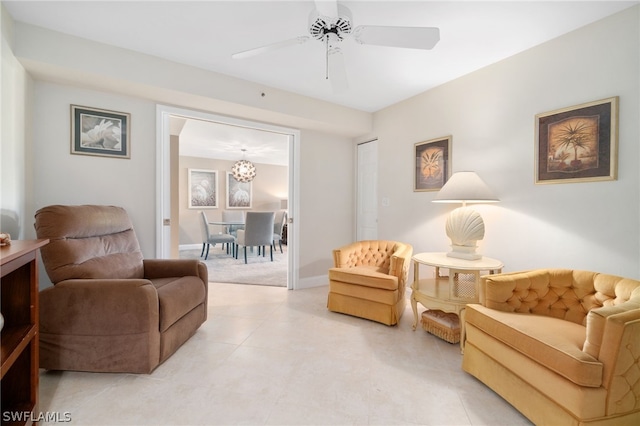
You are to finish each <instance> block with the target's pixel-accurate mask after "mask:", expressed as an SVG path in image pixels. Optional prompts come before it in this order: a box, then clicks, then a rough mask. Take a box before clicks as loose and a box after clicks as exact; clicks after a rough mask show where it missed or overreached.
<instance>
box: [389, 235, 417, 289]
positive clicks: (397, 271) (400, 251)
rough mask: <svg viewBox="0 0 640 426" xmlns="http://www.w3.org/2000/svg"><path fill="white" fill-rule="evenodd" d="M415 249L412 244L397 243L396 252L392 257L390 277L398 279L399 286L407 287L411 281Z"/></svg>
mask: <svg viewBox="0 0 640 426" xmlns="http://www.w3.org/2000/svg"><path fill="white" fill-rule="evenodd" d="M412 254H413V247H412V246H411V245H410V244H404V243H397V246H396V250H395V251H394V252H393V254H392V255H391V265H390V267H389V275H394V276H396V277H398V286H399V287H405V286H406V285H407V281H408V279H409V267H410V266H411V255H412Z"/></svg>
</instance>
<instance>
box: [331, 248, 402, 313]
mask: <svg viewBox="0 0 640 426" xmlns="http://www.w3.org/2000/svg"><path fill="white" fill-rule="evenodd" d="M412 253H413V247H412V246H411V245H409V244H404V243H400V242H397V241H377V240H372V241H358V242H355V243H353V244H349V245H347V246H345V247H342V248H339V249H337V250H334V251H333V261H334V267H333V268H331V269H329V297H328V300H327V308H329V310H330V311H333V312H340V313H343V314H348V315H353V316H356V317H360V318H366V319H369V320H372V321H377V322H381V323H383V324H386V325H395V324H397V323H398V321H399V320H400V317H401V316H402V313H403V312H404V307H405V304H406V298H405V289H406V285H407V279H408V276H409V265H410V264H411V255H412Z"/></svg>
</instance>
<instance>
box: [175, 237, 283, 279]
mask: <svg viewBox="0 0 640 426" xmlns="http://www.w3.org/2000/svg"><path fill="white" fill-rule="evenodd" d="M282 248H283V251H284V253H280V249H279V248H276V249H274V250H273V262H271V260H270V257H269V249H268V248H267V254H266V256H264V257H262V255H260V256H258V255H257V252H256V251H255V249H254V251H253V252H251V251H248V252H247V264H245V263H244V256H243V251H242V248H241V249H240V253H239V255H238V259H235V258H233V257H231V255H230V254H227V252H226V250H222V248H221V247H220V245H216V246H215V247H211V248H210V249H209V257H208V258H207V260H204V257H200V253H201V251H202V250H200V249H198V250H180V258H181V259H199V260H201V261H202V262H204V263H205V264H206V265H207V269H208V270H209V281H210V282H216V283H231V284H254V285H269V286H276V287H286V286H287V269H288V267H287V263H288V262H287V247H286V246H285V245H283V246H282Z"/></svg>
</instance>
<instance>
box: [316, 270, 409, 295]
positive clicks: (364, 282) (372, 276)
mask: <svg viewBox="0 0 640 426" xmlns="http://www.w3.org/2000/svg"><path fill="white" fill-rule="evenodd" d="M329 280H333V281H340V282H343V283H349V284H356V285H361V286H365V287H373V288H380V289H383V290H397V289H398V277H396V276H393V275H387V273H386V270H384V269H382V268H379V267H375V266H354V267H351V268H331V269H329Z"/></svg>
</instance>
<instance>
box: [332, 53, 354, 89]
mask: <svg viewBox="0 0 640 426" xmlns="http://www.w3.org/2000/svg"><path fill="white" fill-rule="evenodd" d="M327 60H328V61H329V63H328V69H327V78H328V79H329V82H330V83H331V88H332V89H333V93H342V92H345V91H346V90H347V89H348V88H349V81H348V80H347V68H346V67H345V64H344V56H343V55H342V52H341V51H340V49H334V50H332V51H330V52H329V55H328V57H327Z"/></svg>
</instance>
